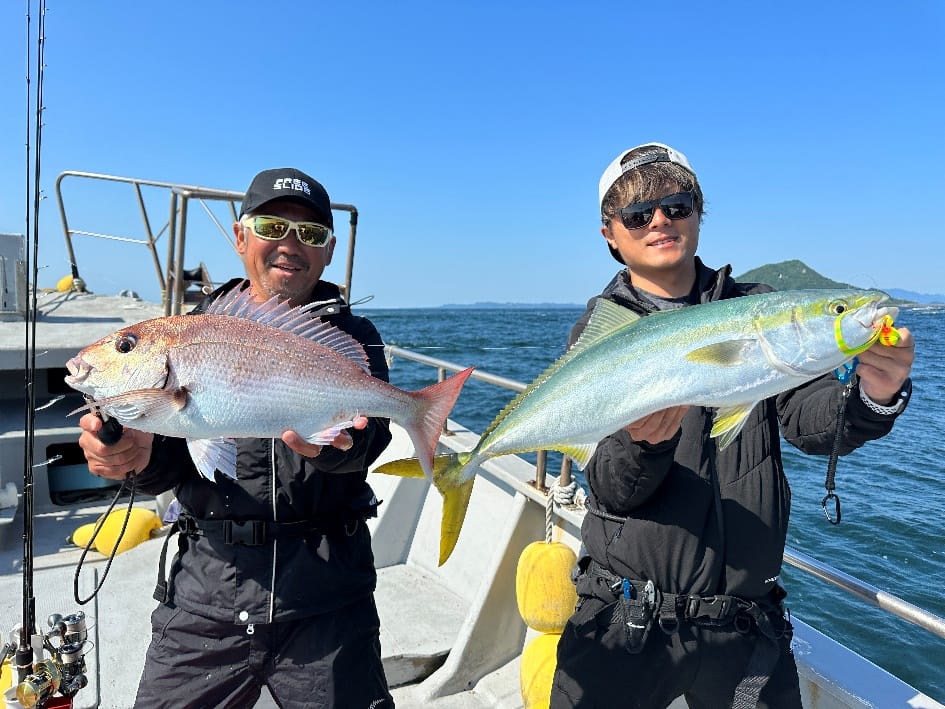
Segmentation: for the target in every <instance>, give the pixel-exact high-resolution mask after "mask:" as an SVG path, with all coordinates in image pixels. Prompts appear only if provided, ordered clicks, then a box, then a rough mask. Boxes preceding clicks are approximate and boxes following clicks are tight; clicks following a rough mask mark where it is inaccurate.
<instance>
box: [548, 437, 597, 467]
mask: <svg viewBox="0 0 945 709" xmlns="http://www.w3.org/2000/svg"><path fill="white" fill-rule="evenodd" d="M555 450H558V451H560V452H561V453H564V454H565V455H566V456H568V457H569V458H571V460H573V461H574V462H575V463H576V464H577V466H578V469H579V470H584V466H585V465H587V462H588V461H589V460H590V459H591V456H592V455H594V451H595V450H597V444H596V443H589V444H587V445H584V446H561V447H559V448H556V449H555Z"/></svg>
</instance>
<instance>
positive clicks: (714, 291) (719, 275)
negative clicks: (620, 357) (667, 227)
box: [601, 256, 735, 315]
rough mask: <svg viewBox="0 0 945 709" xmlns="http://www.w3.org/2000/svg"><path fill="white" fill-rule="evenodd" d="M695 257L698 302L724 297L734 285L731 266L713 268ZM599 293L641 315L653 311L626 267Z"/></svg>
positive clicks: (708, 301)
mask: <svg viewBox="0 0 945 709" xmlns="http://www.w3.org/2000/svg"><path fill="white" fill-rule="evenodd" d="M695 259H696V283H695V284H694V285H695V287H696V289H697V292H698V293H699V302H700V303H710V302H712V301H715V300H721V299H722V298H724V297H725V296H726V295H727V294H728V293H729V292H730V291H731V290H732V289H733V288H734V286H735V281H734V279H732V276H731V273H732V267H731V266H730V265H726V266H723V267H722V268H720V269H718V270H715V269H712V268H709V267H708V266H706V265H705V264H704V263H702V259H700V258H699V257H698V256H696V257H695ZM601 295H603V296H604V297H605V298H609V299H610V300H613V301H614V302H616V303H619V304H620V305H623V306H624V307H626V308H630V309H631V310H633V311H635V312H638V313H640V314H641V315H645V314H647V313H651V312H653V304H652V303H650V302H649V300H648V299H647V298H645V297H644V296H642V295H640V294H639V293H638V292H637V289H636V288H634V287H633V284H632V283H630V271H629V270H628V269H626V268H623V269H621V270H620V271H618V272H617V274H616V275H615V276H614V277H613V279H612V280H611V281H610V283H608V284H607V287H606V288H604V292H603V293H602V294H601Z"/></svg>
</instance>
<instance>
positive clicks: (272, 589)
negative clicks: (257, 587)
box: [269, 438, 279, 623]
mask: <svg viewBox="0 0 945 709" xmlns="http://www.w3.org/2000/svg"><path fill="white" fill-rule="evenodd" d="M269 464H270V467H271V470H272V484H271V486H270V493H269V494H270V496H271V497H272V521H273V522H278V521H279V517H278V515H277V514H276V439H275V438H273V439H272V446H271V449H270V455H269ZM278 551H279V540H278V539H273V540H272V580H271V581H270V583H269V622H270V623H272V621H273V618H274V617H275V605H276V556H277V552H278Z"/></svg>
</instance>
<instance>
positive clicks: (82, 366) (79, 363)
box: [66, 355, 92, 391]
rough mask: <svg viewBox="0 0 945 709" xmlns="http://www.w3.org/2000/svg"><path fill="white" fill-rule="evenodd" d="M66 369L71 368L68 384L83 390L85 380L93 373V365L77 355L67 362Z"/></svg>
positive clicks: (67, 379) (67, 378)
mask: <svg viewBox="0 0 945 709" xmlns="http://www.w3.org/2000/svg"><path fill="white" fill-rule="evenodd" d="M66 369H67V370H69V374H68V376H67V377H66V384H68V385H69V386H71V387H72V388H74V389H79V390H80V391H81V389H82V384H84V383H85V380H86V379H88V378H89V375H90V374H91V373H92V365H90V364H89V363H88V362H86V361H85V360H83V359H82V358H81V357H79V356H78V355H76V356H75V357H73V358H72V359H70V360H69V361H68V362H66Z"/></svg>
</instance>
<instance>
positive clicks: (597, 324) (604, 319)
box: [569, 298, 640, 351]
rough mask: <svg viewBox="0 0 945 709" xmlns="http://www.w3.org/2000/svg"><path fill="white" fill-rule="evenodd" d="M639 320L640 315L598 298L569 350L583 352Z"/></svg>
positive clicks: (610, 301)
mask: <svg viewBox="0 0 945 709" xmlns="http://www.w3.org/2000/svg"><path fill="white" fill-rule="evenodd" d="M639 320H640V315H639V314H638V313H635V312H634V311H632V310H630V309H629V308H625V307H623V306H622V305H617V303H615V302H614V301H612V300H607V299H606V298H598V299H597V302H596V303H595V304H594V310H592V311H591V317H590V319H589V320H588V321H587V325H586V326H585V327H584V330H583V331H582V332H581V335H580V337H578V339H577V342H575V343H574V344H573V345H572V346H571V350H585V349H587V348H588V347H590V346H591V345H592V344H594V343H595V342H597V341H599V340H602V339H603V338H605V337H607V336H608V335H610V334H612V333H613V332H615V331H616V330H620V329H621V328H624V327H628V326H630V325H633V324H634V323H636V322H637V321H639ZM569 351H570V350H569Z"/></svg>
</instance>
